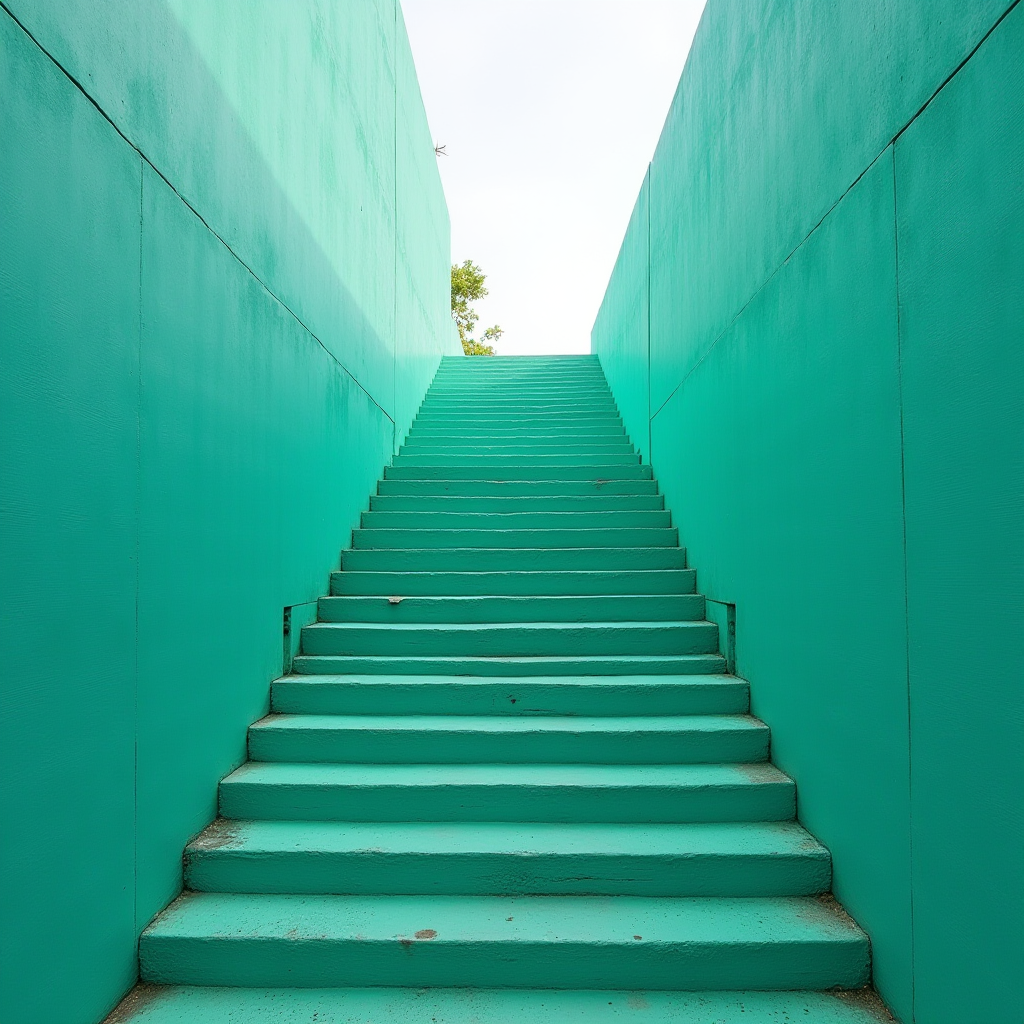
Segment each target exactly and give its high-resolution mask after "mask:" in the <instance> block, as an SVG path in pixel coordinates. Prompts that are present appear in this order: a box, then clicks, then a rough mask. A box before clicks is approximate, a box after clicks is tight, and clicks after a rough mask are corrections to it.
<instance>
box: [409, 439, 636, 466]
mask: <svg viewBox="0 0 1024 1024" xmlns="http://www.w3.org/2000/svg"><path fill="white" fill-rule="evenodd" d="M398 454H399V456H400V457H401V458H402V459H405V458H406V457H407V456H418V457H421V458H425V457H427V456H432V457H438V456H443V457H445V458H449V459H455V458H458V459H463V458H472V459H477V458H482V457H487V456H500V457H501V458H509V457H511V456H513V455H517V456H520V457H523V456H526V457H528V458H534V457H536V458H540V459H544V460H547V461H548V462H552V461H553V460H554V459H566V460H571V459H594V458H596V457H597V456H600V457H601V458H602V459H608V461H609V462H611V461H615V459H622V460H625V461H626V462H627V463H628V462H635V461H636V460H637V455H636V453H635V452H634V450H633V446H632V445H631V444H630V443H629V442H627V441H622V442H619V443H615V442H612V443H610V444H589V445H581V444H559V445H555V444H543V445H535V444H530V443H528V442H527V443H522V442H515V441H509V442H507V443H506V442H492V443H490V444H475V445H451V444H445V443H444V441H443V440H438V439H436V438H435V439H434V440H433V441H431V442H425V441H411V442H409V443H408V444H404V445H402V447H401V448H400V449H399V452H398ZM569 464H570V465H571V462H570V463H569ZM580 464H581V465H582V464H584V463H582V462H581V463H580Z"/></svg>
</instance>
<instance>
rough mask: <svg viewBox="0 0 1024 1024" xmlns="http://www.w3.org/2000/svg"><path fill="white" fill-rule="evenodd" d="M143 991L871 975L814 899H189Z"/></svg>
mask: <svg viewBox="0 0 1024 1024" xmlns="http://www.w3.org/2000/svg"><path fill="white" fill-rule="evenodd" d="M140 968H141V974H142V977H143V978H144V979H145V980H147V981H157V982H172V983H185V984H235V985H253V984H260V985H265V984H268V983H269V984H287V985H293V986H316V985H325V984H327V985H346V984H348V985H352V984H367V983H371V984H377V985H394V984H404V985H423V986H432V985H482V984H497V985H506V986H508V987H535V986H538V985H541V986H543V985H547V986H551V987H555V986H558V987H562V988H577V987H594V988H600V987H602V986H603V987H606V988H618V987H621V986H622V985H623V984H624V983H628V984H636V985H638V986H641V987H644V988H653V989H678V988H685V987H687V986H692V987H695V988H711V989H735V988H745V987H749V988H769V987H774V988H778V989H793V988H826V987H830V986H849V987H855V986H860V985H863V984H865V983H866V982H867V980H868V970H869V950H868V942H867V937H866V936H865V935H864V933H863V932H861V931H860V929H858V928H857V927H856V926H855V925H854V924H853V923H852V922H850V921H849V919H848V918H845V917H844V916H842V915H840V914H838V913H836V912H834V911H832V910H831V909H830V908H829V907H828V906H827V905H825V904H824V903H823V902H821V901H818V900H815V899H813V898H809V897H772V898H756V897H751V898H747V899H725V898H713V897H704V898H702V897H692V898H677V899H670V898H654V897H637V896H619V897H610V898H601V899H588V898H586V897H553V896H526V897H509V898H501V897H487V896H476V897H471V896H470V897H467V896H447V897H445V896H418V897H417V896H395V897H358V896H294V895H255V896H254V895H244V894H235V893H186V894H185V895H183V896H181V897H179V899H178V900H176V901H175V902H174V903H172V904H171V906H170V907H169V908H168V909H167V910H166V911H164V913H163V914H161V915H160V916H159V917H157V919H156V920H155V921H154V922H153V923H152V924H151V925H150V926H149V927H148V928H147V929H146V930H145V932H143V935H142V938H141V941H140Z"/></svg>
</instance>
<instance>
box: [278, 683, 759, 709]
mask: <svg viewBox="0 0 1024 1024" xmlns="http://www.w3.org/2000/svg"><path fill="white" fill-rule="evenodd" d="M271 695H272V707H273V710H274V711H277V712H284V713H291V714H327V715H330V714H486V715H496V714H504V715H515V716H520V715H589V716H595V715H630V714H632V715H637V714H644V715H659V714H660V715H666V714H668V715H673V714H674V715H685V714H745V713H746V712H747V711H748V710H749V706H750V704H749V688H748V686H747V683H746V680H743V679H738V678H737V677H736V676H729V675H703V676H702V675H690V676H657V675H653V676H652V675H648V676H628V675H620V676H571V675H566V676H556V677H545V676H531V677H525V678H516V677H508V678H498V679H496V678H492V677H473V676H408V675H398V676H387V675H381V676H372V675H371V676H359V675H339V676H330V675H322V676H302V675H293V676H284V677H282V678H281V679H277V680H275V681H274V683H273V685H272V687H271Z"/></svg>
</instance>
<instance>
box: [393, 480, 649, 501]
mask: <svg viewBox="0 0 1024 1024" xmlns="http://www.w3.org/2000/svg"><path fill="white" fill-rule="evenodd" d="M377 493H378V494H380V495H387V494H401V495H403V496H410V495H421V494H423V495H433V496H435V497H471V498H472V497H480V498H517V497H563V496H569V497H576V496H585V495H600V496H604V497H608V496H613V495H621V494H628V495H653V494H657V493H658V485H657V484H656V483H655V482H654V480H650V479H636V480H607V479H603V480H553V481H544V480H512V481H498V480H388V479H383V480H381V481H380V482H379V483H378V484H377Z"/></svg>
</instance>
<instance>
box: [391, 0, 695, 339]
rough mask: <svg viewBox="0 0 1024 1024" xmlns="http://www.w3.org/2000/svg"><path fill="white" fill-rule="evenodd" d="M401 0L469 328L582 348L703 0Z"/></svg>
mask: <svg viewBox="0 0 1024 1024" xmlns="http://www.w3.org/2000/svg"><path fill="white" fill-rule="evenodd" d="M401 2H402V9H403V12H404V14H405V22H406V26H407V28H408V31H409V37H410V39H411V41H412V50H413V54H414V56H415V59H416V69H417V73H418V75H419V80H420V87H421V89H422V90H423V99H424V102H425V104H426V108H427V117H428V118H429V121H430V128H431V131H432V132H433V135H434V139H435V141H436V142H437V143H442V144H444V145H445V146H446V148H447V153H448V155H447V156H445V157H440V158H439V166H440V169H441V177H442V180H443V181H444V188H445V194H446V196H447V198H448V209H449V211H450V213H451V220H452V259H453V260H454V261H457V262H460V263H461V262H462V261H463V260H464V259H472V260H473V262H474V263H477V264H479V265H480V266H481V267H482V269H483V270H484V272H485V273H486V274H487V287H488V288H489V289H490V295H489V296H488V298H487V299H485V300H483V301H482V302H480V303H479V304H478V305H477V310H478V311H479V313H480V323H479V325H478V331H482V330H483V328H485V327H488V326H490V325H491V324H493V323H498V324H500V325H501V326H502V327H503V328H504V329H505V336H504V337H503V338H502V341H501V344H500V345H499V346H498V351H499V352H500V353H502V354H509V355H512V354H517V353H545V352H587V351H589V350H590V328H591V326H592V325H593V321H594V317H595V316H596V314H597V309H598V306H599V305H600V302H601V298H602V296H603V295H604V289H605V285H606V284H607V282H608V277H609V275H610V274H611V270H612V266H613V265H614V263H615V257H616V255H617V253H618V250H619V243H620V242H621V241H622V236H623V234H624V233H625V230H626V224H627V222H628V220H629V215H630V212H631V211H632V209H633V202H634V200H635V199H636V195H637V192H638V191H639V190H640V185H641V183H642V182H643V176H644V172H645V170H646V167H647V163H648V162H649V160H650V159H651V156H652V155H653V153H654V147H655V145H656V143H657V141H658V136H659V135H660V134H661V128H662V124H663V123H664V120H665V115H666V114H667V112H668V107H669V103H670V102H671V100H672V95H673V93H674V92H675V87H676V83H677V82H678V80H679V76H680V74H681V73H682V70H683V65H684V63H685V62H686V55H687V53H688V52H689V48H690V43H691V41H692V39H693V34H694V32H695V31H696V28H697V22H698V21H699V20H700V15H701V12H702V11H703V8H704V0H401ZM478 336H479V335H478Z"/></svg>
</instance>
